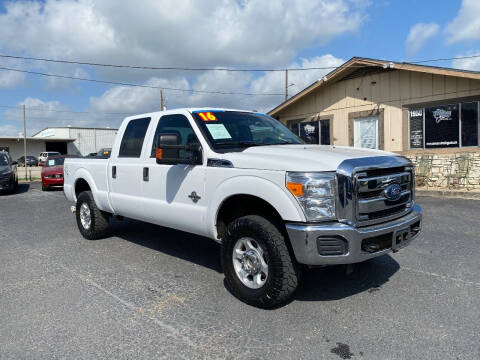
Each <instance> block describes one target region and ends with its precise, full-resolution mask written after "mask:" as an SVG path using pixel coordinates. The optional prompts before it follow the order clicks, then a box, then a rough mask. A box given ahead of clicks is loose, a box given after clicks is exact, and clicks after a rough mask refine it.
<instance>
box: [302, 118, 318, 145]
mask: <svg viewBox="0 0 480 360" xmlns="http://www.w3.org/2000/svg"><path fill="white" fill-rule="evenodd" d="M299 126H300V137H301V138H302V139H303V140H304V141H305V142H306V143H307V144H318V143H319V140H320V139H319V132H318V121H311V122H302V123H300V124H299Z"/></svg>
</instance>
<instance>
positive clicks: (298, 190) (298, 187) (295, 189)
mask: <svg viewBox="0 0 480 360" xmlns="http://www.w3.org/2000/svg"><path fill="white" fill-rule="evenodd" d="M287 189H288V190H290V192H291V193H292V194H293V195H295V196H303V185H302V184H300V183H294V182H287Z"/></svg>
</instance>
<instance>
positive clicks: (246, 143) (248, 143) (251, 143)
mask: <svg viewBox="0 0 480 360" xmlns="http://www.w3.org/2000/svg"><path fill="white" fill-rule="evenodd" d="M215 145H220V146H222V145H231V146H245V147H249V146H263V145H268V144H263V143H258V142H255V141H220V142H217V143H215Z"/></svg>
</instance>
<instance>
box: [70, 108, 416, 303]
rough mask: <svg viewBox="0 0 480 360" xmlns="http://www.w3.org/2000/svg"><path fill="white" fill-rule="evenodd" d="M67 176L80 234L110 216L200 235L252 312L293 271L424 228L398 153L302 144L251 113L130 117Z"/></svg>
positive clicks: (283, 293)
mask: <svg viewBox="0 0 480 360" xmlns="http://www.w3.org/2000/svg"><path fill="white" fill-rule="evenodd" d="M64 172H65V185H64V192H65V195H66V197H67V199H68V200H70V201H72V202H75V203H76V205H75V206H72V209H73V210H74V211H75V213H76V219H77V224H78V228H79V230H80V232H81V234H82V235H83V236H84V237H85V238H87V239H98V238H101V237H104V236H106V235H107V234H108V228H109V219H110V217H111V216H120V217H129V218H133V219H137V220H142V221H145V222H149V223H154V224H158V225H161V226H166V227H170V228H175V229H179V230H183V231H187V232H191V233H195V234H199V235H202V236H206V237H209V238H211V239H213V240H215V241H217V242H220V243H221V244H222V246H221V249H222V250H221V258H222V263H223V269H224V273H225V277H226V280H227V283H228V285H229V287H230V288H231V290H232V292H233V294H235V296H237V297H238V298H239V299H241V300H243V301H245V302H246V303H249V304H252V305H255V306H258V307H271V306H274V305H276V304H279V303H281V302H283V301H285V300H286V299H287V298H289V297H290V296H291V295H292V293H293V292H294V291H295V288H296V287H297V284H298V281H299V274H300V270H301V269H302V268H305V267H308V266H325V265H334V264H353V263H358V262H361V261H365V260H367V259H370V258H373V257H376V256H380V255H383V254H385V253H388V252H390V251H397V250H399V249H400V248H402V247H404V246H405V245H407V244H409V243H410V242H411V241H412V240H413V239H415V238H416V237H417V236H418V234H419V233H420V230H421V222H422V210H421V208H420V207H419V206H418V205H417V204H416V203H415V193H414V191H415V189H414V174H413V166H412V164H411V163H410V162H409V161H408V160H407V159H406V158H404V157H401V156H397V155H395V154H392V153H386V152H382V151H377V150H366V149H354V148H348V147H340V146H324V145H307V144H304V143H303V141H302V140H301V139H299V138H298V137H297V136H296V135H294V134H293V133H292V132H290V130H288V129H287V128H286V127H285V126H284V125H282V124H281V123H280V122H278V121H277V120H275V119H273V118H271V117H269V116H268V115H265V114H261V113H256V112H249V111H238V110H229V109H216V108H215V109H214V108H212V109H210V108H208V109H177V110H169V111H162V112H155V113H149V114H143V115H138V116H132V117H128V118H126V119H125V120H124V121H123V123H122V125H121V126H120V129H119V131H118V135H117V138H116V140H115V144H114V146H113V148H112V152H111V156H110V158H108V159H107V158H104V159H102V158H92V157H87V158H68V159H66V161H65V165H64ZM304 265H307V266H304Z"/></svg>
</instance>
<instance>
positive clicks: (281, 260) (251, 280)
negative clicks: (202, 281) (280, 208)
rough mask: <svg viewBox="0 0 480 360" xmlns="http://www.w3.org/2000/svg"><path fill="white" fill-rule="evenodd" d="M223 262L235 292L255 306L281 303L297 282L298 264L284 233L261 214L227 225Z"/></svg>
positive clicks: (226, 274) (245, 217) (237, 295)
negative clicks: (289, 248)
mask: <svg viewBox="0 0 480 360" xmlns="http://www.w3.org/2000/svg"><path fill="white" fill-rule="evenodd" d="M222 263H223V270H224V273H225V278H226V281H227V284H228V286H229V287H230V289H231V291H232V293H233V294H234V295H235V296H236V297H237V298H239V299H240V300H242V301H244V302H246V303H247V304H250V305H253V306H257V307H261V308H269V307H273V306H275V305H278V304H280V303H282V302H284V301H286V300H287V299H288V298H289V297H290V296H291V295H292V294H293V292H294V291H295V289H296V288H297V285H298V279H299V273H298V267H297V265H296V263H295V260H294V259H292V258H291V256H290V253H289V251H288V248H287V245H286V242H285V238H284V236H283V235H282V233H281V232H280V231H279V229H278V228H277V227H276V226H275V225H273V224H272V223H271V222H269V221H268V220H266V219H265V218H263V217H261V216H257V215H249V216H243V217H240V218H238V219H236V220H234V221H233V222H232V223H231V224H230V225H229V226H228V229H227V234H226V236H225V238H224V239H223V242H222Z"/></svg>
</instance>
